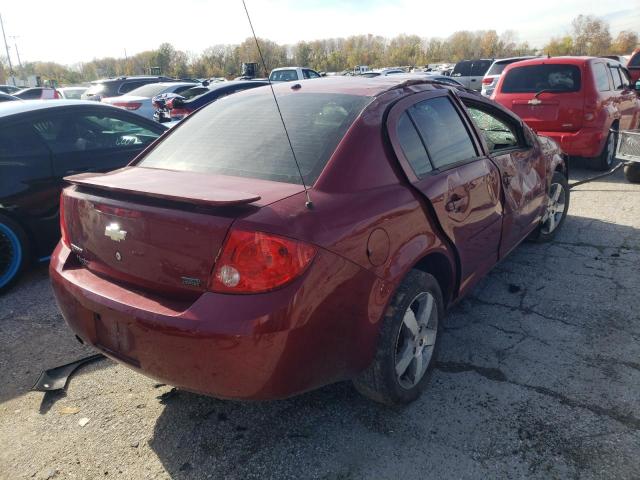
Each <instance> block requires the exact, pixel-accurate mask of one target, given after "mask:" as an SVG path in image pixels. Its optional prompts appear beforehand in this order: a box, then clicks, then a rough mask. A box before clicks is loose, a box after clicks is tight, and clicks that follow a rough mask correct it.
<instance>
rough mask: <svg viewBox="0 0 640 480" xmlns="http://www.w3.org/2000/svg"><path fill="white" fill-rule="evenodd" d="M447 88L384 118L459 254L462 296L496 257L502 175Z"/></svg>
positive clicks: (411, 173) (405, 103) (412, 178)
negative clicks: (475, 136) (488, 156)
mask: <svg viewBox="0 0 640 480" xmlns="http://www.w3.org/2000/svg"><path fill="white" fill-rule="evenodd" d="M448 92H449V90H443V91H435V92H426V93H422V94H417V95H413V96H411V97H408V98H407V99H405V100H403V101H401V102H399V103H398V104H396V105H395V106H394V107H393V108H392V110H391V112H390V114H389V119H388V125H387V126H388V131H389V136H390V138H391V141H392V143H393V145H394V149H395V151H396V153H397V155H398V158H399V159H400V161H401V164H402V165H403V167H404V170H405V172H406V173H407V177H408V178H409V180H410V181H411V182H412V183H413V185H414V186H415V187H416V188H417V189H418V190H419V191H420V192H421V193H422V194H424V196H425V197H426V198H427V199H428V200H429V202H430V203H431V205H432V206H433V210H434V212H435V214H436V217H437V220H438V222H439V225H440V227H441V228H442V231H443V232H444V234H445V235H446V236H447V237H448V238H449V240H450V241H451V243H452V244H453V246H454V248H455V250H456V251H457V252H458V255H459V258H460V271H461V274H460V293H461V294H464V292H465V291H466V290H468V289H469V288H471V287H472V286H473V285H474V284H475V282H476V281H477V280H479V279H480V278H481V277H482V276H483V275H484V274H485V273H486V272H487V271H488V270H489V269H490V268H491V267H493V265H495V263H496V262H497V261H498V247H499V245H500V235H501V226H502V204H501V201H500V195H501V186H500V174H499V171H498V169H497V168H496V166H495V165H494V164H493V163H492V162H491V160H490V159H489V158H487V157H486V156H484V155H483V154H482V153H481V150H480V145H479V144H478V143H477V142H476V141H475V140H474V137H473V136H472V135H471V134H470V132H471V128H472V127H471V125H470V124H469V123H468V121H467V119H466V117H465V115H464V114H463V112H462V110H461V106H460V105H459V103H458V101H457V100H456V99H455V98H454V97H453V95H452V94H450V93H448Z"/></svg>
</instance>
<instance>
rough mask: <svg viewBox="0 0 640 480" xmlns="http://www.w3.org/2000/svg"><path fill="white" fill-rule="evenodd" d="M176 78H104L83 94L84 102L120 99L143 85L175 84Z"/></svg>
mask: <svg viewBox="0 0 640 480" xmlns="http://www.w3.org/2000/svg"><path fill="white" fill-rule="evenodd" d="M173 81H176V80H175V79H174V78H170V77H163V76H151V75H148V76H137V77H118V78H103V79H101V80H95V81H93V82H91V86H90V87H89V88H88V89H87V90H86V91H85V92H84V93H83V94H82V97H81V98H82V100H97V101H100V100H102V99H103V98H106V97H118V96H120V95H124V94H125V93H129V92H130V91H131V90H134V89H136V88H138V87H141V86H143V85H147V84H149V83H157V82H173Z"/></svg>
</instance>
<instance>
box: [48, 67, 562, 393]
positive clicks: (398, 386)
mask: <svg viewBox="0 0 640 480" xmlns="http://www.w3.org/2000/svg"><path fill="white" fill-rule="evenodd" d="M274 89H275V94H276V95H277V97H278V102H279V105H280V109H281V111H282V115H283V117H284V120H285V122H286V125H287V128H288V133H289V136H290V139H291V144H292V147H293V150H294V152H295V155H296V157H297V162H298V164H299V170H298V167H297V166H296V161H295V160H294V158H293V155H292V152H291V149H290V147H289V144H288V142H287V139H286V137H285V132H284V130H283V125H282V123H281V122H280V117H279V115H278V111H277V110H276V106H275V103H274V99H273V97H272V93H271V90H270V89H269V88H268V87H260V88H256V89H253V90H250V91H246V92H243V93H239V94H236V95H231V96H229V97H226V98H223V99H221V100H219V101H217V102H215V103H213V104H210V105H209V106H207V107H205V108H203V109H202V110H200V111H198V112H197V113H195V114H194V115H192V116H190V117H188V119H187V120H186V121H184V122H183V123H182V124H181V125H179V126H177V127H176V128H175V129H173V130H172V131H171V132H170V133H169V134H168V135H166V136H164V137H163V138H162V139H161V140H160V141H158V142H156V143H155V144H154V145H153V146H152V147H150V148H149V149H148V150H146V151H145V152H143V153H142V154H141V155H140V156H139V157H138V158H137V159H136V160H134V161H133V162H132V163H131V164H130V165H129V166H128V167H126V168H123V169H120V170H117V171H115V172H112V173H107V174H93V173H88V174H82V175H77V176H74V177H70V178H69V181H70V182H71V183H72V184H73V185H72V186H70V187H68V188H66V189H65V190H64V192H63V195H62V199H61V207H62V208H61V214H60V217H61V223H62V232H63V236H62V240H61V241H60V244H59V245H58V247H57V248H56V251H55V253H54V255H53V257H52V260H51V267H50V273H51V278H52V282H53V286H54V290H55V294H56V297H57V300H58V303H59V306H60V308H61V310H62V313H63V315H64V317H65V319H66V321H67V323H68V324H69V326H70V327H71V329H72V330H73V331H74V332H75V333H76V334H77V336H78V339H80V340H81V341H82V342H85V343H89V344H91V345H93V346H94V347H96V348H97V349H99V350H101V351H102V352H104V353H105V354H106V355H108V356H109V357H111V358H112V359H114V360H116V361H119V362H122V363H124V364H126V365H128V366H130V367H132V368H134V369H136V370H138V371H140V372H142V373H144V374H146V375H149V376H151V377H153V378H156V379H158V380H160V381H163V382H166V383H170V384H173V385H176V386H178V387H180V388H184V389H186V390H191V391H195V392H201V393H204V394H207V395H212V396H216V397H222V398H241V399H273V398H283V397H288V396H291V395H295V394H298V393H301V392H304V391H306V390H310V389H314V388H318V387H320V386H322V385H325V384H329V383H332V382H337V381H341V380H347V379H351V380H354V383H355V385H356V386H357V388H358V389H359V390H360V391H361V392H363V393H364V394H366V395H368V396H370V397H371V398H373V399H375V400H379V401H382V402H385V403H403V402H408V401H411V400H413V399H415V398H417V396H418V395H419V393H420V391H421V390H422V389H423V388H424V386H425V384H426V383H427V381H428V378H429V372H430V371H431V369H432V367H433V365H434V358H435V357H436V354H437V348H438V342H439V338H440V334H439V332H440V331H441V328H442V324H443V320H444V315H445V311H446V309H447V307H449V306H450V305H452V304H453V303H454V302H456V301H457V300H459V299H460V298H461V297H462V296H463V295H464V294H466V293H467V292H469V290H470V289H472V288H473V286H474V285H475V284H476V282H478V281H479V280H480V279H481V278H482V277H483V276H484V275H485V274H486V273H487V272H488V271H489V270H490V269H491V268H492V267H493V266H494V265H495V264H496V263H497V262H498V261H499V260H500V259H501V258H503V257H504V256H505V255H507V254H508V253H509V252H510V251H511V250H512V249H514V248H515V247H516V246H517V245H518V244H519V243H520V242H521V241H522V240H524V239H525V238H527V237H533V238H535V239H538V240H549V239H551V238H552V237H553V236H554V235H555V233H556V232H557V231H558V228H559V227H560V225H561V224H562V222H563V220H564V218H565V216H566V212H567V208H568V205H569V190H568V187H567V178H566V177H567V170H566V166H565V163H564V160H563V157H562V155H561V152H560V149H559V147H558V146H557V145H556V144H555V142H553V141H552V140H549V139H546V138H543V137H538V136H536V135H535V134H534V133H533V132H532V130H530V129H529V128H528V127H527V126H526V125H524V124H523V123H522V121H521V120H520V119H519V118H518V117H516V116H515V115H514V114H512V113H511V112H509V111H508V110H506V109H504V108H502V107H500V106H499V105H497V104H495V103H494V102H492V101H490V100H487V99H484V98H483V97H481V96H480V95H478V94H473V93H469V92H467V91H465V90H464V89H462V88H456V87H451V86H445V85H442V84H439V83H438V82H433V81H430V80H428V79H424V80H406V79H394V78H393V77H385V78H383V79H354V78H330V79H322V80H313V81H301V82H298V83H296V84H294V85H292V84H291V83H287V84H279V85H274ZM301 178H304V183H305V184H306V185H307V186H308V194H309V197H310V200H311V202H312V203H309V202H307V201H306V200H307V195H306V192H305V188H304V186H303V184H302V180H301Z"/></svg>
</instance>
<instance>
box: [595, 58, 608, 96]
mask: <svg viewBox="0 0 640 480" xmlns="http://www.w3.org/2000/svg"><path fill="white" fill-rule="evenodd" d="M593 78H594V80H595V82H596V88H597V89H598V91H599V92H608V91H609V90H611V86H610V85H609V75H607V67H605V65H604V63H596V64H594V65H593Z"/></svg>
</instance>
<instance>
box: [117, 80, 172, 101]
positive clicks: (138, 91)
mask: <svg viewBox="0 0 640 480" xmlns="http://www.w3.org/2000/svg"><path fill="white" fill-rule="evenodd" d="M167 88H169V87H168V86H167V85H163V84H161V83H149V84H147V85H143V86H141V87H138V88H135V89H133V90H131V91H130V92H129V93H127V95H132V96H135V97H147V98H151V97H155V96H156V95H159V94H161V93H162V92H164V91H165V90H166V89H167Z"/></svg>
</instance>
